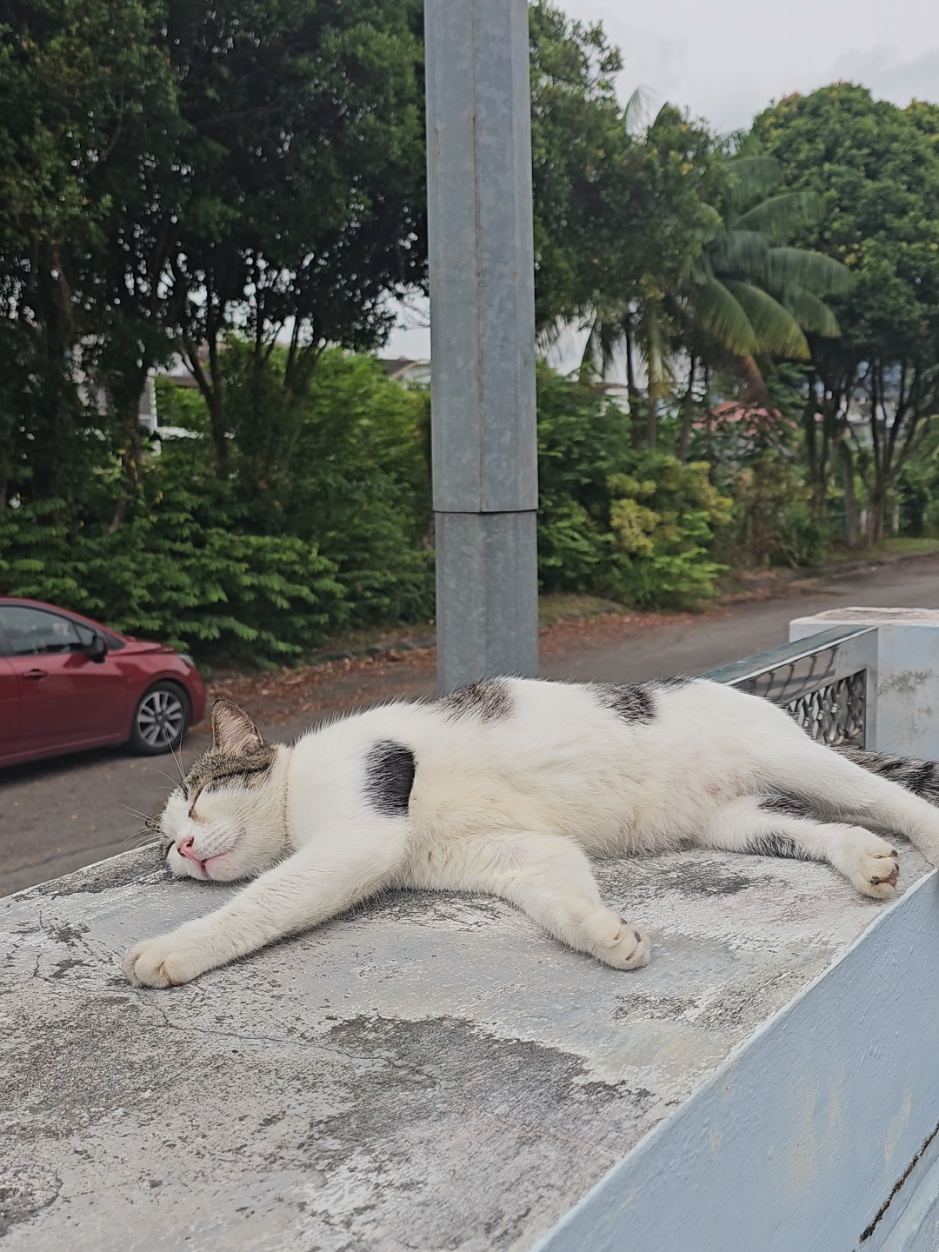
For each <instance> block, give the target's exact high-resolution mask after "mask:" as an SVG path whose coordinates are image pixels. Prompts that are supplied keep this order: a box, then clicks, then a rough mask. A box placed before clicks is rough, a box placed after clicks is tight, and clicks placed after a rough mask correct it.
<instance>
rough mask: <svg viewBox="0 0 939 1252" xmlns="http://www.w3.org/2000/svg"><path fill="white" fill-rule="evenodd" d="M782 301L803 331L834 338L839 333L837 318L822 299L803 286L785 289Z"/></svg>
mask: <svg viewBox="0 0 939 1252" xmlns="http://www.w3.org/2000/svg"><path fill="white" fill-rule="evenodd" d="M782 303H783V304H784V305H785V306H786V308H787V309H788V310H789V312H790V313H791V314H792V316H793V317H794V318H795V319H796V321H797V322H798V323H799V325H800V326H801V327H802V329H803V330H805V331H810V332H812V333H813V334H816V335H823V336H824V337H825V338H827V339H834V338H836V337H837V336H838V335H840V334H841V329H840V327H839V326H838V319H837V318H836V317H835V315H834V313H832V311H831V309H830V308H829V307H828V305H827V304H825V303H824V301H822V300H819V298H818V296H816V295H814V294H813V292H811V291H806V290H805V288H804V287H795V288H793V289H792V290H790V291H786V292H784V293H783V296H782Z"/></svg>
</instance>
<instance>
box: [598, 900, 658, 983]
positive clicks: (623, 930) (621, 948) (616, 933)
mask: <svg viewBox="0 0 939 1252" xmlns="http://www.w3.org/2000/svg"><path fill="white" fill-rule="evenodd" d="M586 926H587V930H588V933H590V937H591V939H592V941H593V942H592V943H591V948H590V950H591V951H592V952H593V954H594V956H596V957H598V958H599V960H601V961H602V962H603V963H604V965H612V966H613V968H614V969H641V968H642V966H643V965H648V964H649V936H648V935H644V934H642V933H641V932H640V931H638V930H637V929H636V927H635V926H633V925H632V923H631V922H627V921H624V920H623V918H622V917H620V916H619V915H618V914H616V913H613V912H611V911H610V910H609V909H603V910H601V911H600V912H598V913H595V914H594V915H593V916H592V917H590V918H588V919H587V923H586Z"/></svg>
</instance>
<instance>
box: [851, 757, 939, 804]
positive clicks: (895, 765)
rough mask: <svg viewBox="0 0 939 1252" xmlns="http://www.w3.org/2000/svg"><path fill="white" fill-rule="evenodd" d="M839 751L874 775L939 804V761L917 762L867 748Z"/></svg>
mask: <svg viewBox="0 0 939 1252" xmlns="http://www.w3.org/2000/svg"><path fill="white" fill-rule="evenodd" d="M835 751H836V752H838V753H840V755H841V756H846V757H847V758H848V760H849V761H853V762H854V763H855V765H861V766H863V768H864V769H867V770H870V772H871V773H872V774H880V775H881V776H882V777H883V778H889V779H890V781H891V782H895V783H899V784H900V786H901V787H906V789H907V791H912V792H913V794H914V795H917V796H922V798H923V799H924V800H928V801H929V802H930V804H936V805H939V761H916V760H913V759H912V758H911V757H908V756H893V755H892V754H891V753H889V752H867V751H865V750H864V749H863V748H835Z"/></svg>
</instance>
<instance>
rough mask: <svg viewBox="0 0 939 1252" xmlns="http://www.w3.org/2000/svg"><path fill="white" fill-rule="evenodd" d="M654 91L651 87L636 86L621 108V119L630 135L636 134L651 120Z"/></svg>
mask: <svg viewBox="0 0 939 1252" xmlns="http://www.w3.org/2000/svg"><path fill="white" fill-rule="evenodd" d="M654 95H655V92H654V91H653V90H652V88H651V87H643V86H642V85H640V86H638V87H637V88H636V90H635V91H634V92H633V93H632V95H631V96H630V97H629V99H628V100H627V101H626V108H625V109H624V110H623V121H624V122H625V123H626V130H627V131H628V132H629V134H630V135H634V136H638V135H640V134H641V133H642V132H643V131H644V130H646V129H647V128H648V126H649V123H650V122H651V120H652V97H653V96H654Z"/></svg>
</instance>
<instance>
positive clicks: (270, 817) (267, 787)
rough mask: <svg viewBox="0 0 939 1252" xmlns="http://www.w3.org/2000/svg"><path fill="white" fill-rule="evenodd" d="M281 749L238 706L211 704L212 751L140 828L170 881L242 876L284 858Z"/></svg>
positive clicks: (223, 703)
mask: <svg viewBox="0 0 939 1252" xmlns="http://www.w3.org/2000/svg"><path fill="white" fill-rule="evenodd" d="M284 751H285V749H283V748H280V747H278V746H277V745H276V744H270V743H265V742H264V740H263V739H262V737H261V732H260V731H259V730H258V728H257V727H256V726H255V725H254V723H253V722H252V721H251V718H250V717H248V715H247V713H245V712H244V711H243V710H242V709H240V708H239V707H238V705H237V704H232V702H231V701H230V700H224V699H220V700H216V701H215V704H214V706H213V708H212V746H211V747H210V748H208V749H206V751H205V752H203V754H202V756H200V757H199V759H198V760H197V761H196V762H195V763H194V764H193V766H192V768H191V769H190V771H189V773H188V774H187V775H186V777H185V779H184V780H183V781H182V783H181V784H180V785H179V786H178V787H177V788H176V790H175V791H174V792H173V793H172V795H171V796H170V797H169V799H168V800H167V802H166V807H165V808H164V809H163V812H162V813H160V814H158V815H157V816H156V817H153V818H150V819H149V820H148V823H147V824H148V826H150V827H151V829H155V830H158V831H159V834H160V851H161V853H162V855H163V856H164V857H165V858H166V862H167V865H168V866H169V868H170V870H171V871H172V872H173V873H174V874H175V875H176V876H177V878H186V877H189V878H202V879H215V880H217V881H222V882H226V881H229V880H230V879H233V878H249V877H251V876H252V875H254V874H259V873H260V872H261V871H262V870H264V869H267V868H268V867H269V866H271V865H273V864H274V863H275V862H276V861H277V860H278V859H279V858H280V857H281V856H283V854H284V852H285V851H286V847H287V831H286V824H285V817H286V815H285V799H286V795H285V790H284V788H285V780H284V778H283V777H282V771H278V770H277V769H276V764H277V760H278V754H279V753H282V752H284Z"/></svg>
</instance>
